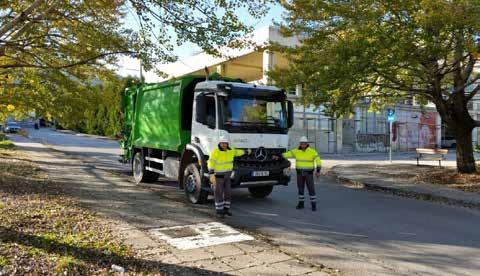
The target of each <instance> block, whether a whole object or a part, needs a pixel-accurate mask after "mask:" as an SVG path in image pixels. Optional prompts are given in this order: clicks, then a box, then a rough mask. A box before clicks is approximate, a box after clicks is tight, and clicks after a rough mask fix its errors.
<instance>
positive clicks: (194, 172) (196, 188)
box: [183, 164, 208, 204]
mask: <svg viewBox="0 0 480 276" xmlns="http://www.w3.org/2000/svg"><path fill="white" fill-rule="evenodd" d="M199 167H200V166H199V165H198V164H190V165H188V166H187V167H186V168H185V173H184V176H183V186H184V190H185V195H186V196H187V199H188V201H190V202H191V203H193V204H202V203H205V201H207V197H208V192H207V191H205V189H202V177H201V175H200V169H199Z"/></svg>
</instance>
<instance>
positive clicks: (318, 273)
mask: <svg viewBox="0 0 480 276" xmlns="http://www.w3.org/2000/svg"><path fill="white" fill-rule="evenodd" d="M329 275H330V274H328V273H327V272H324V271H314V272H311V273H308V274H307V276H329Z"/></svg>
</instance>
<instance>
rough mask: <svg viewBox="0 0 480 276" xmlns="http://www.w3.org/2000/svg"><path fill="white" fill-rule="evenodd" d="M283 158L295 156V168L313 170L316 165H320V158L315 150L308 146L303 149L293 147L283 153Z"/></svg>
mask: <svg viewBox="0 0 480 276" xmlns="http://www.w3.org/2000/svg"><path fill="white" fill-rule="evenodd" d="M283 157H285V158H292V157H293V158H295V162H296V168H297V169H299V170H313V169H314V168H315V163H316V167H317V168H318V167H321V166H322V160H321V159H320V156H319V155H318V153H317V151H316V150H314V149H312V148H310V147H308V148H306V149H305V150H301V149H298V148H296V149H293V150H290V151H287V152H285V153H283Z"/></svg>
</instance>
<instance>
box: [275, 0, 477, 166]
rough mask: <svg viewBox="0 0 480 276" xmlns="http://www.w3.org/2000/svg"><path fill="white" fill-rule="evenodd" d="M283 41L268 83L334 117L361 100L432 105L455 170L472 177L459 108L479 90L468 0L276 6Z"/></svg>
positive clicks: (466, 128) (471, 0)
mask: <svg viewBox="0 0 480 276" xmlns="http://www.w3.org/2000/svg"><path fill="white" fill-rule="evenodd" d="M279 2H280V3H281V4H282V5H283V7H284V8H285V9H286V13H285V18H284V19H285V24H284V26H283V28H282V31H283V33H284V34H285V35H300V36H301V37H302V41H301V45H299V46H297V47H294V48H286V47H281V46H278V45H277V46H274V47H273V48H274V49H275V50H277V51H282V52H284V53H285V55H286V56H287V57H288V59H289V60H290V65H291V66H290V68H288V69H284V70H277V71H275V72H273V73H272V77H273V79H274V80H276V81H277V83H278V84H279V85H281V86H285V87H288V86H289V85H292V84H295V83H302V84H304V94H305V98H306V99H307V100H308V101H309V102H312V103H314V104H317V105H318V104H320V103H325V104H326V105H327V107H328V109H329V110H330V111H332V112H335V113H336V114H345V113H349V112H351V111H352V109H353V106H354V105H355V104H357V103H358V102H359V101H360V100H362V99H364V98H369V99H370V101H371V102H372V103H373V104H377V105H378V104H380V105H382V104H383V105H386V104H394V103H395V101H397V100H398V99H399V98H403V97H412V96H414V97H416V98H417V99H419V100H421V101H422V102H423V103H426V102H427V101H431V102H433V103H434V104H435V106H436V108H437V111H438V112H439V114H440V116H441V118H442V121H443V122H444V123H445V124H446V125H447V127H449V128H450V129H451V130H452V131H453V133H454V135H455V138H456V140H457V167H458V171H459V172H464V173H472V172H475V171H476V168H475V160H474V157H473V148H472V135H471V134H472V130H473V129H474V128H475V127H477V126H480V122H479V121H476V120H474V119H473V118H472V117H471V115H470V114H469V110H468V108H467V104H468V103H469V102H470V101H471V100H472V98H473V97H474V96H475V95H476V94H477V93H478V92H479V91H480V82H479V78H480V76H479V75H478V73H475V72H474V68H475V65H476V64H477V62H478V60H479V58H480V40H479V37H480V17H479V16H478V15H479V14H480V2H479V1H476V0H453V1H451V0H404V1H390V0H363V1H336V0H322V1H320V0H303V1H301V0H290V1H287V0H281V1H279Z"/></svg>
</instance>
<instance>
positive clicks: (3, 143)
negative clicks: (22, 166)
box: [0, 140, 15, 149]
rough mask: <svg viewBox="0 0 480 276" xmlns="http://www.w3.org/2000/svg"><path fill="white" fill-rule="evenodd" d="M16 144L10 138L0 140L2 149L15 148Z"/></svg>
mask: <svg viewBox="0 0 480 276" xmlns="http://www.w3.org/2000/svg"><path fill="white" fill-rule="evenodd" d="M14 148H15V145H14V144H13V143H12V141H10V140H4V141H0V149H14Z"/></svg>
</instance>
